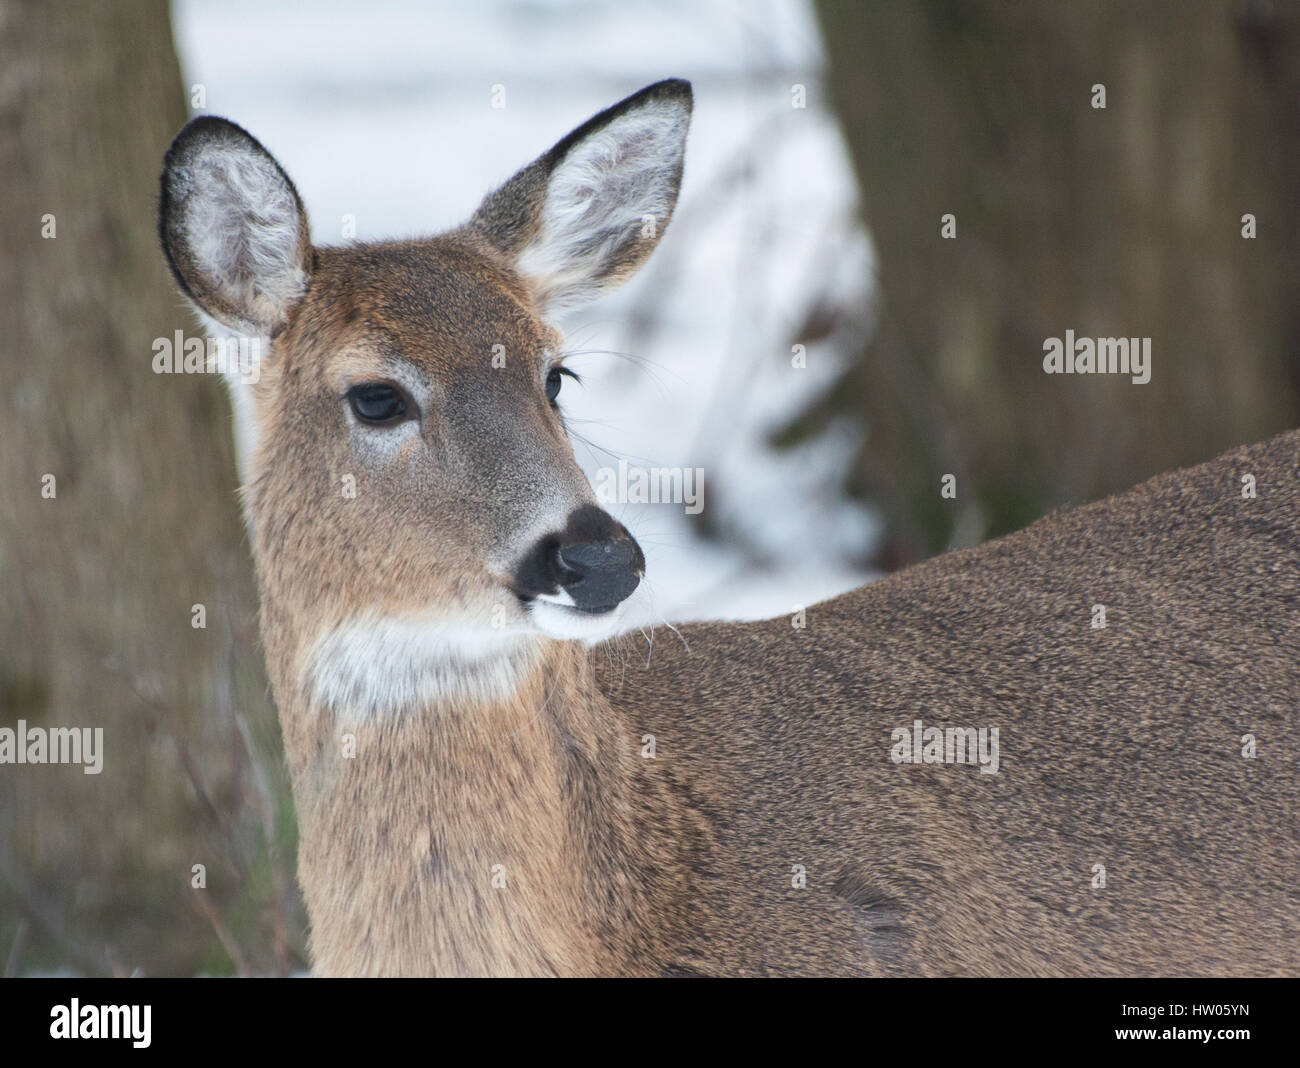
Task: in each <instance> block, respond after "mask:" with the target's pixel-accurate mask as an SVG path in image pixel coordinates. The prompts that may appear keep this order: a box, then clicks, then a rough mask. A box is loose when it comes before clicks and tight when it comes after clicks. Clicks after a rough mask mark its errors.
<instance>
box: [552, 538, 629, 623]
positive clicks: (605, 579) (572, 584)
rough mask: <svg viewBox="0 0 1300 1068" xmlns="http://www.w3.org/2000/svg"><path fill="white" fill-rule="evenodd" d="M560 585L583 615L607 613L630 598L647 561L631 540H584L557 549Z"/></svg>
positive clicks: (556, 561)
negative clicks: (584, 613)
mask: <svg viewBox="0 0 1300 1068" xmlns="http://www.w3.org/2000/svg"><path fill="white" fill-rule="evenodd" d="M555 558H556V559H555V564H556V572H557V573H558V575H559V578H560V585H561V586H562V587H564V591H565V592H566V593H567V594H568V595H569V596H570V597H572V598H573V603H574V604H575V605H576V606H577V607H578V608H580V609H582V610H583V611H584V612H604V611H608V610H609V609H611V608H613V607H614V606H615V605H616V604H618V603H619V602H620V601H621V600H623V598H625V597H627V596H628V594H630V593H631V592H632V591H633V590H634V589H636V587H637V583H638V582H640V581H641V573H642V572H643V571H644V570H645V558H644V557H643V556H642V555H641V549H640V546H638V545H637V543H636V542H634V541H633V540H632V539H631V538H629V537H622V538H613V539H611V540H610V541H584V542H579V543H578V544H577V545H560V546H557V547H556V550H555Z"/></svg>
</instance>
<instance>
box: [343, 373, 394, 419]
mask: <svg viewBox="0 0 1300 1068" xmlns="http://www.w3.org/2000/svg"><path fill="white" fill-rule="evenodd" d="M348 403H349V404H350V405H352V411H353V412H354V413H355V415H356V417H357V418H358V419H360V420H361V421H362V422H363V423H370V424H372V425H373V426H392V425H393V424H395V423H397V422H399V421H400V420H401V419H402V417H403V416H405V415H406V401H405V399H404V398H403V397H402V393H401V391H400V390H399V389H398V388H397V387H396V386H390V385H388V384H387V383H383V382H372V383H367V384H366V385H364V386H353V387H352V388H351V389H350V390H348Z"/></svg>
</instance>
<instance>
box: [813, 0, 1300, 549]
mask: <svg viewBox="0 0 1300 1068" xmlns="http://www.w3.org/2000/svg"><path fill="white" fill-rule="evenodd" d="M816 6H817V12H818V16H819V19H820V21H821V26H822V30H823V36H824V39H825V42H826V47H827V51H828V54H829V60H830V71H829V86H830V95H831V97H832V99H833V102H834V105H835V107H836V108H837V110H838V112H839V115H840V118H841V121H842V126H843V130H844V133H845V136H846V139H847V142H848V146H849V150H850V154H851V156H852V159H853V161H854V164H855V166H856V169H857V172H858V175H859V178H860V180H861V184H862V189H863V201H864V214H865V216H866V221H867V224H868V226H869V228H870V231H871V235H872V238H873V240H874V242H875V246H876V249H877V253H878V259H879V264H880V275H879V281H880V302H881V303H880V308H879V326H878V329H877V331H876V333H875V336H874V338H873V339H872V341H871V342H870V343H869V344H868V346H867V348H866V351H865V352H863V353H862V354H861V356H860V358H859V359H858V360H857V361H856V362H855V363H854V365H853V366H852V368H851V369H850V370H849V372H848V373H847V374H846V375H845V377H844V378H843V380H841V381H840V383H839V384H838V386H837V387H836V388H835V389H834V390H833V391H832V392H831V393H830V394H829V395H828V396H827V397H826V398H825V399H824V401H823V402H822V403H821V404H820V405H819V406H817V407H816V408H815V409H814V410H812V411H810V412H809V413H807V414H806V416H805V417H804V418H802V419H801V420H800V421H799V423H798V425H797V428H796V429H797V430H798V431H800V432H802V433H813V432H816V431H817V430H818V429H819V428H820V427H822V426H824V425H825V424H826V423H827V422H828V421H829V420H830V419H831V418H834V417H835V416H837V415H844V414H847V415H849V416H851V417H852V418H855V419H857V420H859V421H861V422H863V423H865V427H866V430H867V439H866V440H867V444H866V445H865V446H864V448H863V450H862V451H861V453H860V454H859V456H858V457H857V460H856V464H855V467H854V470H853V473H852V479H851V483H852V489H853V490H854V491H855V492H857V493H858V494H860V495H863V496H866V497H870V498H872V499H875V500H879V501H881V502H882V503H884V505H885V508H886V511H887V515H888V519H889V528H890V534H891V537H890V543H889V551H888V552H887V554H886V560H885V561H884V562H885V563H886V565H887V566H888V565H897V564H899V563H905V562H907V561H909V560H913V559H916V558H918V557H920V556H925V555H928V554H930V553H933V552H937V551H940V550H942V549H944V548H945V547H948V546H949V545H952V544H962V543H970V542H974V541H978V540H981V539H983V538H986V537H990V536H994V535H998V534H1001V533H1004V532H1006V531H1008V530H1012V529H1015V528H1017V527H1020V526H1023V525H1025V524H1027V523H1029V522H1031V521H1032V520H1034V519H1036V518H1037V517H1039V516H1040V515H1042V514H1043V513H1045V512H1047V511H1049V510H1050V509H1052V508H1053V507H1055V506H1058V505H1061V504H1066V503H1070V502H1078V501H1084V500H1089V499H1092V498H1096V497H1100V496H1103V495H1105V494H1107V493H1110V492H1113V491H1116V490H1120V489H1123V488H1124V487H1126V486H1129V485H1131V484H1133V483H1135V482H1137V481H1140V480H1141V479H1143V478H1145V477H1147V476H1148V475H1152V474H1155V473H1156V472H1158V471H1161V470H1164V469H1167V468H1171V467H1176V466H1180V465H1186V464H1191V463H1194V462H1196V461H1200V460H1204V459H1207V458H1209V457H1211V456H1214V455H1216V454H1218V453H1220V452H1222V451H1224V450H1225V449H1228V448H1229V447H1231V446H1234V445H1237V444H1240V443H1245V442H1252V441H1255V440H1258V439H1262V438H1265V437H1267V436H1269V435H1271V434H1274V433H1276V432H1278V431H1280V430H1283V429H1285V428H1287V427H1292V426H1295V425H1296V423H1297V422H1298V421H1300V419H1298V416H1300V270H1297V268H1296V264H1297V262H1300V200H1298V199H1297V197H1296V190H1297V189H1298V188H1300V18H1298V17H1297V5H1296V4H1295V3H1294V2H1288V3H1278V4H1271V5H1264V4H1248V3H1237V2H1233V0H1203V2H1198V3H1185V2H1175V3H1144V4H1132V3H1129V2H1127V0H1109V2H1099V3H1055V4H1011V3H994V2H986V0H979V2H976V0H923V2H909V3H845V2H840V0H817V5H816ZM1095 86H1104V87H1105V105H1106V106H1105V108H1104V109H1102V108H1098V107H1094V100H1095V99H1096V92H1095V90H1094V87H1095ZM1248 213H1249V214H1252V215H1254V216H1255V219H1256V225H1257V227H1258V236H1257V237H1256V238H1254V239H1247V238H1243V236H1242V229H1243V222H1242V216H1243V215H1246V214H1248ZM945 214H951V215H953V216H955V220H956V238H955V239H953V240H945V239H944V238H943V237H942V236H941V218H942V217H943V216H944V215H945ZM1067 329H1069V330H1073V331H1074V332H1075V334H1076V335H1077V336H1080V337H1084V336H1086V337H1093V338H1096V337H1149V338H1151V339H1152V341H1151V345H1152V372H1151V380H1150V382H1149V383H1148V384H1146V385H1134V384H1132V383H1131V380H1130V379H1129V378H1128V377H1124V376H1120V375H1091V376H1081V375H1048V374H1045V373H1044V370H1043V366H1042V360H1043V355H1044V350H1043V346H1044V342H1045V340H1046V339H1048V338H1053V337H1059V338H1064V336H1065V331H1066V330H1067ZM789 436H792V435H787V437H789ZM793 436H796V437H797V436H798V435H797V434H795V435H793ZM948 473H951V474H955V475H956V476H957V498H956V500H945V499H942V498H941V497H940V492H939V491H940V480H941V478H942V476H943V475H944V474H948Z"/></svg>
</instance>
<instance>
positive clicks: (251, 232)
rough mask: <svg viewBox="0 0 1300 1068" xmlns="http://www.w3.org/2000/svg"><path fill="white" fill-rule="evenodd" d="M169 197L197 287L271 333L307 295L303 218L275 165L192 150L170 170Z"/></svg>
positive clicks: (256, 157)
mask: <svg viewBox="0 0 1300 1068" xmlns="http://www.w3.org/2000/svg"><path fill="white" fill-rule="evenodd" d="M171 191H172V195H173V196H175V197H176V198H177V199H178V201H179V205H178V208H179V210H180V211H181V212H183V214H182V216H181V218H182V228H183V231H184V233H185V237H186V240H187V242H188V244H189V247H190V251H191V253H192V255H193V258H194V264H195V267H196V268H197V270H198V271H199V272H200V274H201V275H202V282H203V284H204V285H205V286H206V287H207V288H208V289H210V290H211V291H213V292H214V293H215V294H217V295H218V296H220V298H221V299H222V300H224V301H226V302H227V303H229V304H232V305H233V306H234V307H236V308H237V309H239V311H240V313H241V314H242V315H243V316H244V318H245V322H244V323H228V324H226V325H228V326H232V327H242V326H246V325H256V326H260V327H262V328H263V329H270V328H272V327H274V326H277V325H278V324H279V323H280V322H282V321H283V319H284V317H285V314H286V313H287V312H288V310H289V309H290V308H291V307H292V306H293V304H294V303H295V302H297V301H298V300H299V299H300V298H301V297H302V295H303V294H304V293H305V292H306V291H307V282H308V279H309V275H308V271H307V265H306V264H305V263H303V262H302V260H301V258H300V255H299V249H300V247H301V246H300V242H301V239H302V237H303V231H304V229H305V227H306V226H307V220H306V218H305V216H304V215H303V213H302V212H301V211H300V210H299V207H298V201H297V199H296V197H295V196H294V193H293V190H292V188H291V187H290V186H289V185H288V184H287V183H286V182H285V180H284V178H283V176H282V175H281V174H280V172H279V170H277V168H276V166H275V164H274V163H273V162H272V161H271V160H270V159H269V158H268V157H266V156H264V155H263V154H261V153H260V152H258V151H256V150H250V149H247V148H241V147H238V146H234V145H231V144H229V143H223V142H217V143H214V144H209V145H203V146H200V147H198V148H197V149H196V150H195V152H194V155H193V157H192V158H191V159H189V160H187V161H186V162H185V163H184V164H183V165H180V166H177V167H175V168H174V169H173V173H172V186H171Z"/></svg>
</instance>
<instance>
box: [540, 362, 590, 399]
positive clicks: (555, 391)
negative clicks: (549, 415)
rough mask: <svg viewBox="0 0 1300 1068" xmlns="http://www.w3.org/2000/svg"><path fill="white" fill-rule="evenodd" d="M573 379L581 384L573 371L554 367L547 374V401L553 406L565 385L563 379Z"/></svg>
mask: <svg viewBox="0 0 1300 1068" xmlns="http://www.w3.org/2000/svg"><path fill="white" fill-rule="evenodd" d="M565 378H572V379H573V380H574V381H575V382H581V381H582V379H580V378H579V377H578V376H577V375H576V374H575V373H574V372H573V371H570V370H569V369H568V368H567V367H552V368H551V369H550V371H548V372H547V374H546V399H547V400H548V401H550V402H551V403H552V404H554V403H555V398H556V397H558V396H559V395H560V386H561V385H563V379H565Z"/></svg>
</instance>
